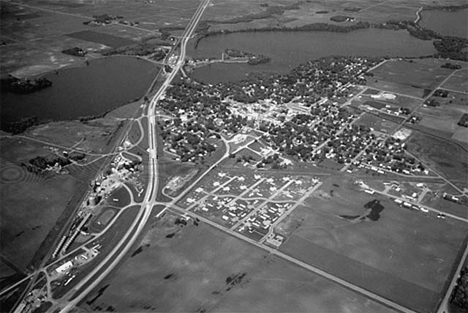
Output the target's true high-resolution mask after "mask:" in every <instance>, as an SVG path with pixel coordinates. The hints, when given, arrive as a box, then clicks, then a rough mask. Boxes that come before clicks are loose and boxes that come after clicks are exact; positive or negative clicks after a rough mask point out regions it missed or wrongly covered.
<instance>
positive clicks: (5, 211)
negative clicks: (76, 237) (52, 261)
mask: <svg viewBox="0 0 468 313" xmlns="http://www.w3.org/2000/svg"><path fill="white" fill-rule="evenodd" d="M6 147H8V149H6ZM0 150H1V151H2V157H1V158H0V186H1V202H2V210H1V211H0V212H1V218H0V221H1V222H0V223H1V227H0V228H1V236H0V238H1V241H0V243H1V250H2V253H1V254H2V258H5V259H6V260H8V261H9V262H11V263H13V264H14V265H15V266H16V267H17V268H19V269H22V270H24V269H25V268H26V266H27V265H28V264H29V262H31V260H32V258H33V256H34V254H35V253H36V250H37V249H38V248H39V246H40V245H41V243H42V241H43V240H44V239H45V237H46V236H47V234H48V233H49V231H50V230H51V229H52V228H53V227H54V225H55V222H56V221H57V219H58V218H59V217H60V215H61V214H62V212H63V211H64V210H65V207H66V205H67V203H68V201H69V200H70V198H71V197H72V195H73V193H74V192H75V191H76V190H77V189H78V186H79V184H80V182H79V180H78V179H77V178H75V177H72V176H69V175H55V174H54V173H52V172H47V173H44V174H42V175H36V174H33V173H30V172H28V171H27V170H26V169H25V168H23V167H21V166H20V164H21V163H23V162H24V163H27V162H28V161H29V159H32V158H34V157H36V156H37V155H44V154H50V151H49V150H48V149H45V148H43V147H42V145H37V144H31V143H29V142H27V141H25V140H21V139H2V140H1V141H0ZM18 247H21V249H18Z"/></svg>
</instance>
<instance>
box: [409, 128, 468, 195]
mask: <svg viewBox="0 0 468 313" xmlns="http://www.w3.org/2000/svg"><path fill="white" fill-rule="evenodd" d="M408 151H409V152H411V153H412V154H414V155H415V156H417V157H418V158H420V159H421V160H422V161H424V162H425V163H426V164H428V165H429V166H430V167H432V168H433V169H435V170H436V171H438V172H439V173H441V174H442V175H443V176H444V177H446V178H447V179H448V180H450V181H451V182H453V183H455V184H456V185H457V186H459V187H461V188H463V187H467V183H466V182H467V181H468V163H467V155H468V154H467V152H466V150H463V149H462V148H461V147H459V146H457V145H455V144H453V143H450V142H449V141H447V140H442V139H438V138H436V137H433V136H429V135H425V134H422V133H419V132H413V135H411V136H410V138H409V141H408Z"/></svg>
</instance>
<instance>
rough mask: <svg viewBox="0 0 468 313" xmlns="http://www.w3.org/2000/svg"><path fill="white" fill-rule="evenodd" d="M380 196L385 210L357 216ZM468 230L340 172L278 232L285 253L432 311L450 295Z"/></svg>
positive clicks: (417, 309)
mask: <svg viewBox="0 0 468 313" xmlns="http://www.w3.org/2000/svg"><path fill="white" fill-rule="evenodd" d="M375 201H377V203H378V204H379V206H380V209H379V210H378V211H376V212H374V215H373V216H372V217H371V215H368V217H367V218H365V219H362V218H360V219H357V218H355V217H359V216H362V215H363V214H365V212H367V211H366V208H365V205H366V204H369V203H375ZM366 207H368V206H366ZM414 225H418V227H417V228H415V227H414ZM465 229H466V228H465V225H464V223H462V222H458V221H456V220H448V219H447V220H440V219H437V218H436V217H431V216H426V215H425V214H422V213H421V212H418V211H410V210H406V209H403V208H400V207H398V206H397V205H396V204H395V203H394V202H393V201H392V200H390V199H388V198H386V197H381V196H375V195H369V194H366V193H364V192H362V191H359V190H358V187H357V186H356V185H354V181H353V180H352V179H338V178H336V179H328V180H327V181H326V182H325V183H324V184H323V185H322V186H321V187H320V188H319V189H318V190H317V191H316V192H315V193H314V194H313V196H312V197H310V198H309V199H307V200H306V203H305V204H304V205H303V206H300V207H298V208H297V209H296V210H295V211H293V213H292V214H291V215H290V216H288V217H287V218H286V219H285V220H284V221H283V222H282V223H280V224H279V225H278V226H277V228H276V232H277V233H280V234H283V235H285V236H286V237H287V239H286V242H285V243H284V244H283V245H282V246H281V247H280V250H281V251H283V252H285V253H287V254H289V255H291V256H293V257H295V258H297V259H299V260H302V261H304V262H306V263H308V264H310V265H312V266H316V267H318V268H320V269H322V270H325V271H327V272H329V273H332V274H333V275H336V276H338V277H340V278H343V279H345V280H347V281H350V282H352V283H354V284H356V285H359V286H362V287H364V288H366V289H367V290H370V291H372V292H375V293H377V294H379V295H381V296H384V297H385V298H388V299H391V300H393V301H395V302H397V303H399V304H401V305H404V306H406V307H408V308H411V309H414V310H416V311H420V312H430V311H433V310H434V309H435V306H436V305H437V303H438V300H439V298H440V297H442V296H443V291H444V290H443V286H444V283H445V281H446V279H447V277H448V276H450V275H451V271H452V266H453V265H454V263H455V262H456V260H457V258H458V253H459V250H460V249H461V248H462V246H463V242H464V240H465V237H466V231H465ZM344 265H345V266H344ZM382 282H385V283H382ZM408 294H412V295H413V296H412V297H408Z"/></svg>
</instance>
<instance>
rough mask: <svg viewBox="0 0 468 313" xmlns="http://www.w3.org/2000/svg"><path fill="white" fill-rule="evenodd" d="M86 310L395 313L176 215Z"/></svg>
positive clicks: (155, 227) (146, 241)
mask: <svg viewBox="0 0 468 313" xmlns="http://www.w3.org/2000/svg"><path fill="white" fill-rule="evenodd" d="M234 252H235V253H234ZM148 277H151V279H148ZM135 290H139V292H138V293H136V292H135ZM285 294H287V295H288V296H287V297H284V295H285ZM155 295H157V296H155ZM81 308H82V309H83V310H85V311H96V310H105V311H113V310H115V311H117V312H145V311H147V312H150V311H159V312H205V311H206V312H233V311H239V312H286V311H287V312H311V311H313V312H324V313H326V312H330V313H340V312H343V313H344V312H350V310H352V311H353V312H363V313H366V312H369V313H370V312H391V310H390V309H388V308H386V307H384V306H381V305H379V304H377V303H375V302H373V301H370V300H368V299H366V298H364V297H362V296H360V295H358V294H356V293H354V292H352V291H350V290H348V289H345V288H343V287H340V286H337V285H335V284H333V283H331V282H330V281H328V280H325V279H323V278H321V277H319V276H317V275H315V274H313V273H311V272H308V271H306V270H303V269H302V268H299V267H296V266H295V265H292V264H291V263H288V262H286V261H284V260H282V259H279V258H277V257H275V256H273V255H270V254H268V253H267V252H264V251H262V250H260V249H258V248H255V247H254V246H251V245H249V244H248V243H245V242H243V241H241V240H239V239H237V238H234V237H231V236H227V235H226V234H224V233H222V232H220V231H219V230H217V229H215V228H213V227H211V226H209V225H206V224H204V223H200V224H199V225H198V226H195V225H194V224H193V223H192V221H188V223H187V225H185V226H184V225H183V224H182V223H180V220H179V221H178V219H177V217H176V216H174V215H172V214H167V215H166V216H165V217H163V218H162V219H161V220H157V221H155V222H154V224H153V227H152V229H151V230H150V231H149V232H148V234H147V235H146V237H145V238H144V239H143V241H142V243H141V246H140V247H139V248H138V249H137V250H136V251H135V252H134V253H133V254H132V257H131V258H130V259H129V260H128V261H127V262H126V263H125V264H124V265H123V266H122V267H121V268H120V269H119V270H118V271H117V272H116V274H115V275H114V277H113V278H110V279H107V281H104V282H103V283H102V284H101V285H100V286H99V287H98V288H97V290H96V291H95V292H94V293H91V294H90V295H89V297H88V298H87V300H86V301H85V302H83V303H82V304H81Z"/></svg>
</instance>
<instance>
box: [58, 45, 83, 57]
mask: <svg viewBox="0 0 468 313" xmlns="http://www.w3.org/2000/svg"><path fill="white" fill-rule="evenodd" d="M62 53H63V54H69V55H73V56H76V57H84V56H85V55H86V53H88V52H87V51H85V50H83V49H81V48H79V47H74V48H70V49H65V50H62Z"/></svg>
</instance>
